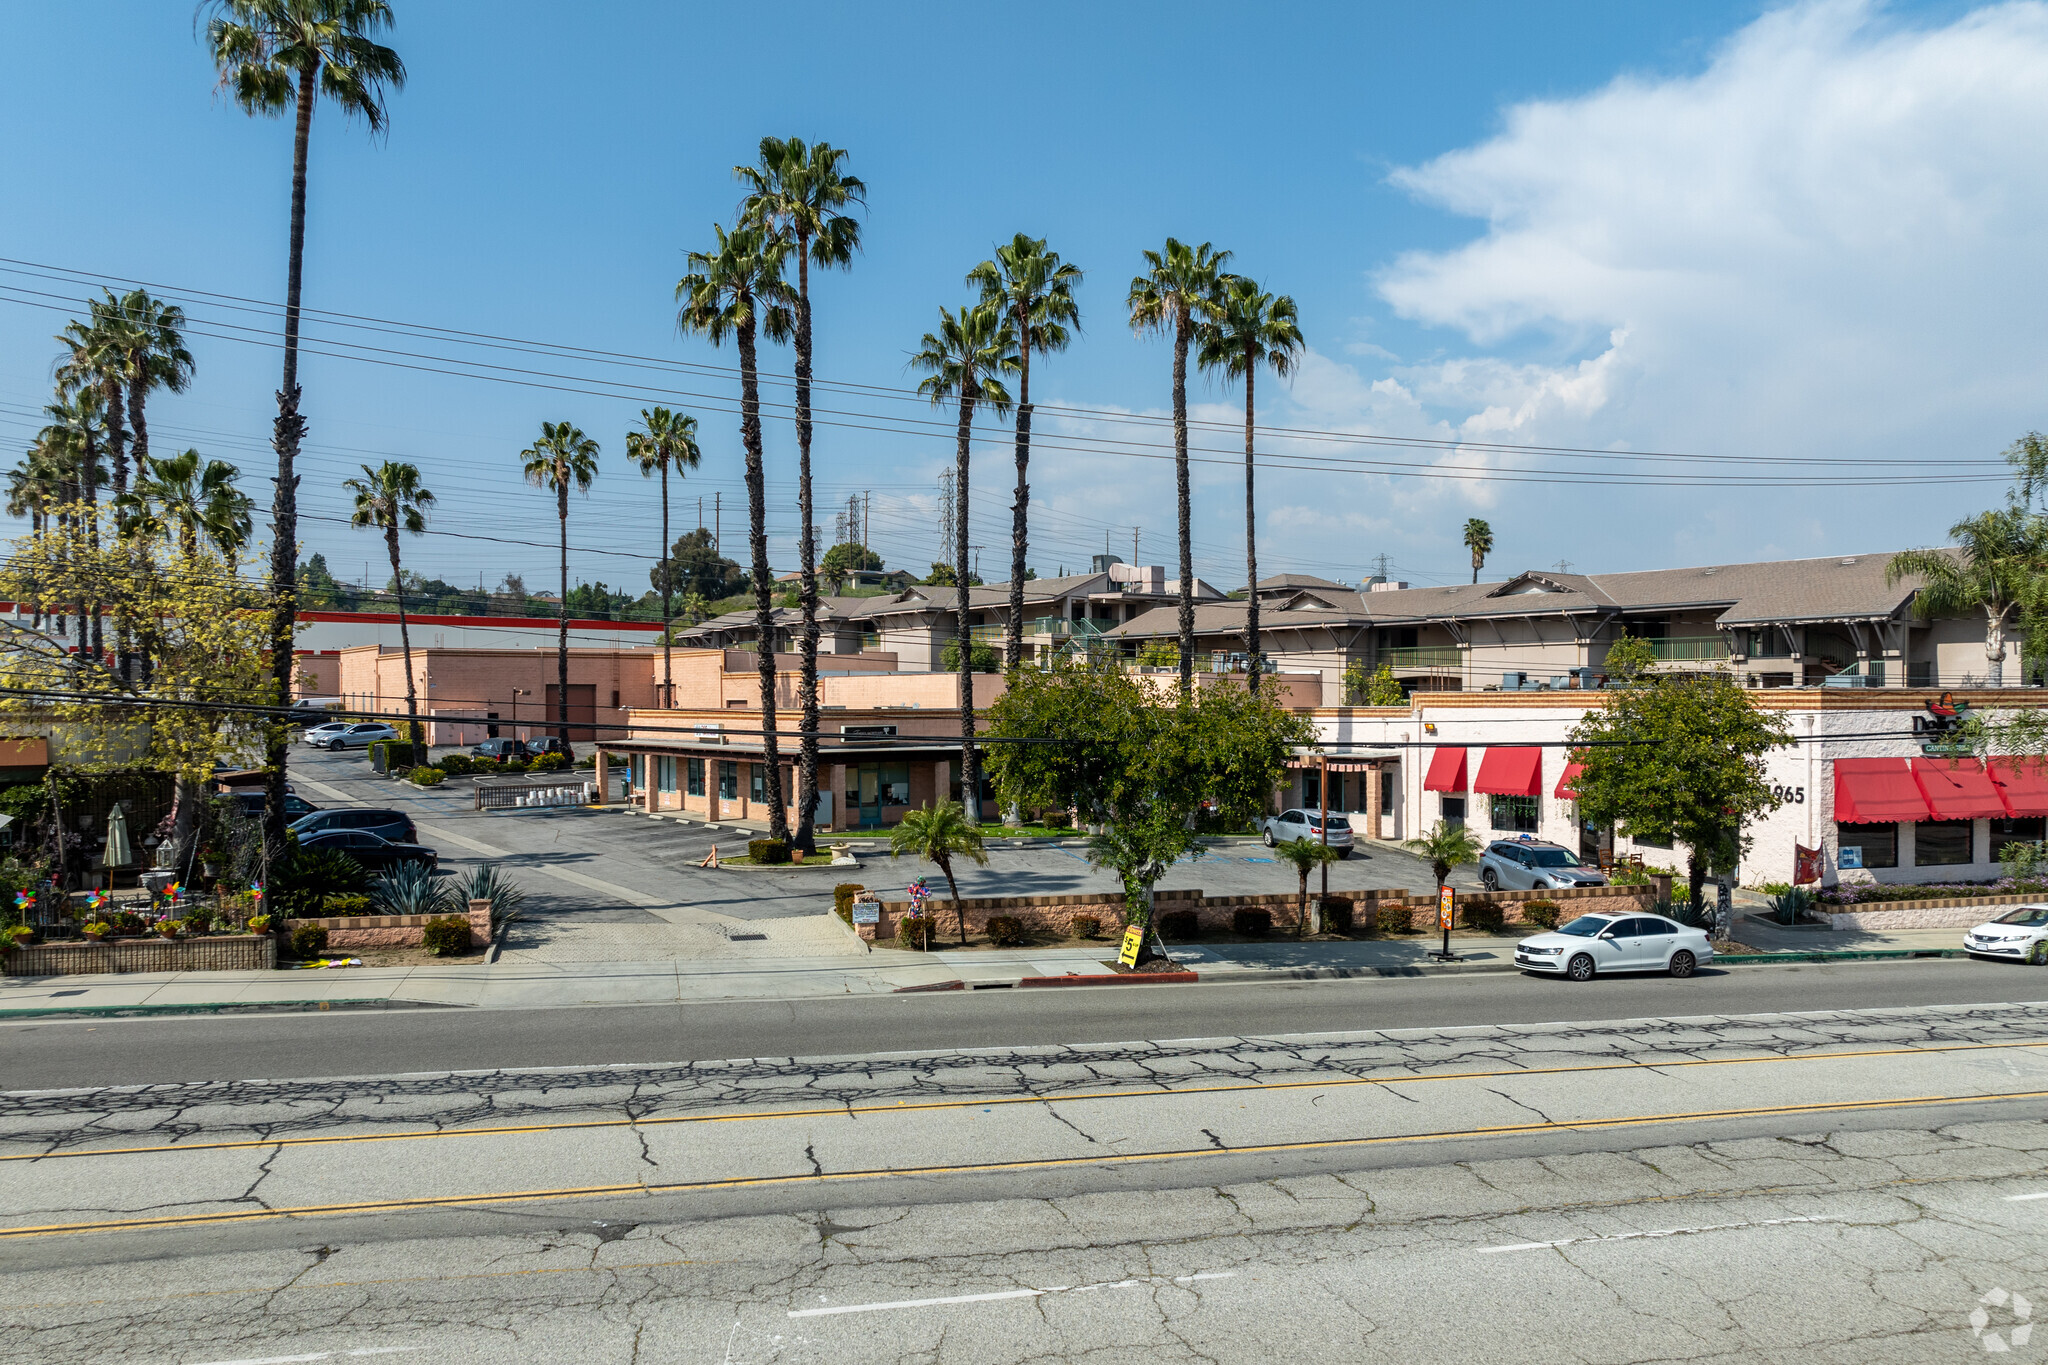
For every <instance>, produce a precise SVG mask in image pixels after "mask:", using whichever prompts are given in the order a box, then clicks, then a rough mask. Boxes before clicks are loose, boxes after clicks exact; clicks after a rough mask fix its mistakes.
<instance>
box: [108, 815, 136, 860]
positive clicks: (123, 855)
mask: <svg viewBox="0 0 2048 1365" xmlns="http://www.w3.org/2000/svg"><path fill="white" fill-rule="evenodd" d="M100 861H101V862H102V863H103V864H104V865H106V866H107V867H110V868H113V867H127V866H128V865H129V864H130V863H133V862H134V861H135V848H134V846H133V845H132V844H130V843H129V842H128V817H127V815H126V814H124V813H123V812H122V810H121V808H120V807H119V806H116V807H114V810H113V813H112V814H111V815H109V816H108V817H107V849H106V853H105V854H104V855H103V856H102V857H101V859H100Z"/></svg>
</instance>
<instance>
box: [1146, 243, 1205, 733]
mask: <svg viewBox="0 0 2048 1365" xmlns="http://www.w3.org/2000/svg"><path fill="white" fill-rule="evenodd" d="M1229 260H1230V253H1229V252H1227V251H1216V250H1214V249H1212V248H1211V247H1210V245H1209V244H1208V243H1207V242H1204V243H1202V244H1201V245H1200V246H1195V247H1191V246H1189V245H1187V244H1186V243H1185V242H1181V241H1178V240H1176V239H1174V238H1172V237H1168V238H1167V239H1166V245H1165V246H1164V247H1163V248H1161V249H1160V250H1158V251H1148V252H1146V253H1145V273H1144V274H1142V275H1138V276H1135V277H1133V278H1132V280H1131V288H1130V292H1129V295H1128V296H1127V297H1126V299H1125V302H1126V303H1127V304H1128V305H1129V307H1130V310H1131V327H1132V328H1133V329H1134V330H1136V331H1140V332H1147V331H1152V332H1167V333H1170V334H1171V335H1172V337H1173V473H1174V482H1175V492H1176V498H1175V505H1176V510H1177V512H1178V515H1179V518H1180V694H1181V697H1182V699H1186V698H1188V697H1191V696H1193V695H1194V690H1195V546H1194V528H1193V525H1192V522H1191V520H1190V519H1191V518H1192V517H1193V515H1194V509H1193V507H1192V505H1191V498H1192V491H1191V487H1190V484H1189V475H1188V343H1189V342H1191V341H1193V340H1194V336H1195V330H1196V328H1197V327H1199V326H1200V325H1201V324H1202V323H1203V322H1205V321H1207V320H1208V319H1209V318H1211V317H1214V316H1215V313H1216V286H1217V282H1218V281H1219V280H1220V279H1221V278H1222V276H1223V267H1224V265H1225V264H1226V263H1228V262H1229Z"/></svg>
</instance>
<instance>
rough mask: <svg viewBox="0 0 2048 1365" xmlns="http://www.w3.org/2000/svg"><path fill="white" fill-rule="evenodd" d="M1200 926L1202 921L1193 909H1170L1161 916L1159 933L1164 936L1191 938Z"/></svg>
mask: <svg viewBox="0 0 2048 1365" xmlns="http://www.w3.org/2000/svg"><path fill="white" fill-rule="evenodd" d="M1199 928H1200V921H1199V920H1198V919H1197V918H1196V916H1195V912H1194V911H1192V910H1169V911H1167V912H1166V913H1165V914H1163V915H1161V916H1160V917H1159V934H1160V937H1162V938H1175V939H1182V940H1186V939H1191V938H1193V937H1194V936H1195V934H1196V932H1197V931H1198V930H1199Z"/></svg>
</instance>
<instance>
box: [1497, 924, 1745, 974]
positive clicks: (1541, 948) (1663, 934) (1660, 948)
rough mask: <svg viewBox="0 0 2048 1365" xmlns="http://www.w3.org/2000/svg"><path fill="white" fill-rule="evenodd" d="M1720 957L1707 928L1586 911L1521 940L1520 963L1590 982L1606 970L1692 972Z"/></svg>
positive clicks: (1526, 967)
mask: <svg viewBox="0 0 2048 1365" xmlns="http://www.w3.org/2000/svg"><path fill="white" fill-rule="evenodd" d="M1713 956H1714V945H1713V944H1711V943H1709V942H1708V941H1707V931H1706V930H1704V929H1689V928H1687V927H1686V926H1685V925H1683V924H1678V923H1675V922H1673V921H1671V920H1668V919H1665V918H1664V917H1662V916H1661V915H1580V916H1579V917H1578V918H1577V919H1575V920H1573V921H1572V922H1571V923H1570V924H1567V925H1564V926H1562V927H1560V928H1557V929H1553V930H1551V931H1550V932H1549V933H1544V934H1537V935H1536V936H1535V937H1533V938H1525V939H1523V940H1522V941H1521V942H1520V943H1517V944H1516V945H1515V965H1516V966H1517V967H1520V968H1521V969H1522V970H1523V971H1525V972H1549V973H1552V974H1554V975H1557V976H1564V977H1569V978H1571V979H1572V980H1573V981H1590V980H1591V979H1592V978H1593V977H1594V976H1595V975H1596V974H1599V973H1606V972H1668V973H1670V974H1671V975H1672V976H1691V975H1692V974H1693V972H1694V971H1695V970H1696V969H1697V968H1698V967H1699V965H1700V964H1701V963H1702V962H1706V961H1708V960H1710V959H1711V958H1712V957H1713Z"/></svg>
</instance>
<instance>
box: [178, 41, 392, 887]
mask: <svg viewBox="0 0 2048 1365" xmlns="http://www.w3.org/2000/svg"><path fill="white" fill-rule="evenodd" d="M207 7H208V8H209V9H210V10H211V11H212V13H213V18H212V20H211V21H210V22H208V24H207V26H206V42H207V46H208V48H209V49H211V51H212V54H213V64H214V67H215V69H216V70H217V71H218V72H219V73H220V83H219V88H220V89H223V90H226V91H229V92H230V93H231V94H232V95H233V96H234V100H235V103H237V104H239V105H241V106H242V109H243V111H244V112H245V113H248V114H251V115H256V114H265V115H279V114H283V113H284V112H285V111H286V110H287V109H289V110H291V111H292V112H293V115H294V123H293V131H292V210H291V229H290V246H289V251H288V254H287V256H286V264H285V287H284V377H283V379H282V380H281V381H280V382H279V384H278V386H277V421H276V423H275V425H274V427H273V433H274V434H273V436H272V444H273V446H274V447H275V448H276V450H277V491H276V497H275V499H274V501H273V502H272V504H271V528H270V592H271V603H272V605H271V613H270V678H271V685H272V688H273V689H274V691H275V693H276V696H277V698H278V700H279V701H280V702H282V701H283V700H284V699H286V698H289V697H290V696H291V693H292V681H293V674H294V673H295V672H296V670H297V668H298V660H297V657H296V656H295V655H294V654H293V652H292V630H293V623H294V621H295V620H296V617H297V612H296V610H295V606H294V600H293V589H294V587H295V586H296V584H297V580H298V550H299V504H298V489H299V479H298V474H297V472H296V469H295V468H294V466H295V465H296V464H297V461H298V455H299V443H300V442H302V441H304V440H305V438H306V420H305V418H303V417H301V416H300V415H299V298H300V294H301V286H302V284H303V282H304V279H305V265H306V154H307V151H308V149H309V148H310V147H311V144H312V137H313V106H314V104H315V103H317V102H318V100H319V97H320V96H321V95H323V94H324V95H326V96H327V98H328V99H329V100H331V101H332V102H333V103H335V104H336V105H338V106H340V108H341V111H342V113H343V114H344V115H345V116H355V115H361V116H362V119H363V122H364V123H365V124H367V125H369V129H370V131H371V132H372V133H373V134H374V133H381V132H383V131H384V129H385V127H386V126H387V123H388V117H387V115H386V113H385V109H384V92H385V90H386V88H389V89H393V90H398V89H403V88H404V86H405V63H404V62H402V61H400V60H399V57H398V54H397V53H396V52H394V51H392V50H391V49H390V48H388V47H385V46H383V45H382V44H380V43H378V42H376V41H375V39H374V37H373V35H375V34H377V33H378V32H380V31H382V30H384V29H386V28H389V27H390V26H391V6H390V5H389V4H388V3H387V2H386V0H208V5H207ZM287 751H288V745H287V736H286V733H285V730H284V728H283V727H282V726H279V727H275V728H273V729H272V730H271V732H270V741H269V744H268V745H267V747H266V749H265V753H264V760H263V766H264V794H265V795H264V803H263V859H264V865H265V866H266V867H278V866H281V865H282V863H283V860H284V856H285V838H284V824H285V820H284V808H285V759H286V755H287Z"/></svg>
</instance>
